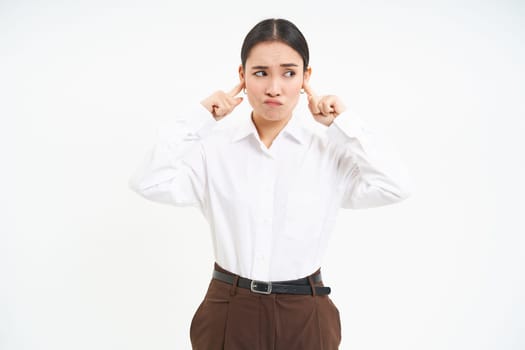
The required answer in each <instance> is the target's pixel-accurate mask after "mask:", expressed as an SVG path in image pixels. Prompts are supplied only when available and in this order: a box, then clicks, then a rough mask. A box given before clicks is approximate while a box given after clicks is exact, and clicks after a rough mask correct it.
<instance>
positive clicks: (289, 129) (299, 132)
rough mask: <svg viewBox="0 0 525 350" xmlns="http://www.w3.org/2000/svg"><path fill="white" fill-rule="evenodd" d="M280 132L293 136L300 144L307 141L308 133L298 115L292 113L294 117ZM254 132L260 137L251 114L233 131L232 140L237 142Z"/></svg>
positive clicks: (254, 134)
mask: <svg viewBox="0 0 525 350" xmlns="http://www.w3.org/2000/svg"><path fill="white" fill-rule="evenodd" d="M280 133H283V134H285V135H289V136H291V137H292V139H293V140H295V141H297V142H298V143H300V144H303V143H304V142H305V138H306V135H305V132H304V129H303V128H302V127H301V125H300V121H299V116H298V115H292V117H291V118H290V120H289V121H288V123H286V125H285V126H284V128H283V129H282V130H281V132H280ZM252 134H253V136H254V137H256V138H259V135H258V133H257V128H256V127H255V124H254V123H253V120H252V117H251V114H250V116H249V117H248V118H242V119H241V122H240V123H239V126H238V127H237V128H236V130H235V132H234V133H233V137H232V142H237V141H239V140H241V139H243V138H245V137H247V136H249V135H252Z"/></svg>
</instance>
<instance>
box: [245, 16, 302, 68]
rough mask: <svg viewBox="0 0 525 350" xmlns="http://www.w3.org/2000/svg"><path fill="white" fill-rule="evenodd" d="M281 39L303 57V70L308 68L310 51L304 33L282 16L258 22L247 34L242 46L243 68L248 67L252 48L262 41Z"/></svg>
mask: <svg viewBox="0 0 525 350" xmlns="http://www.w3.org/2000/svg"><path fill="white" fill-rule="evenodd" d="M268 41H280V42H282V43H284V44H286V45H288V46H290V47H291V48H292V49H294V50H295V51H297V53H298V54H299V55H300V56H301V57H302V58H303V71H306V69H307V68H308V61H309V59H310V53H309V52H308V44H307V43H306V39H305V38H304V36H303V34H302V33H301V31H300V30H299V28H297V26H296V25H295V24H293V23H292V22H290V21H288V20H286V19H281V18H269V19H265V20H263V21H261V22H259V23H257V24H256V25H255V26H254V27H253V28H252V29H251V30H250V31H249V32H248V34H247V35H246V37H245V38H244V42H243V44H242V48H241V62H242V68H243V69H245V68H246V60H247V59H248V55H249V54H250V51H251V49H252V48H253V47H254V46H255V45H257V44H259V43H262V42H268Z"/></svg>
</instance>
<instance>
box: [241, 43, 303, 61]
mask: <svg viewBox="0 0 525 350" xmlns="http://www.w3.org/2000/svg"><path fill="white" fill-rule="evenodd" d="M283 63H295V64H297V65H299V66H302V64H303V59H302V57H301V56H300V55H299V53H297V51H295V50H294V49H292V48H291V47H290V46H288V45H287V44H285V43H282V42H279V41H270V42H262V43H259V44H257V45H255V46H254V47H253V48H252V49H251V51H250V54H249V55H248V58H247V59H246V64H247V65H248V66H252V65H264V66H272V65H280V64H283Z"/></svg>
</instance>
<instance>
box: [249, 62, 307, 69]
mask: <svg viewBox="0 0 525 350" xmlns="http://www.w3.org/2000/svg"><path fill="white" fill-rule="evenodd" d="M279 66H280V67H285V68H288V67H299V66H298V65H297V64H295V63H282V64H280V65H279ZM268 68H270V67H268V66H253V67H252V69H268Z"/></svg>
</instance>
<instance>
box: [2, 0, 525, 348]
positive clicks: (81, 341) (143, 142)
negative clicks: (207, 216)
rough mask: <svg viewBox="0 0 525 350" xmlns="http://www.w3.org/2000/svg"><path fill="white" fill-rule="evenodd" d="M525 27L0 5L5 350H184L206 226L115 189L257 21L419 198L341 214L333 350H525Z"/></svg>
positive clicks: (519, 19) (341, 6) (429, 11)
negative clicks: (373, 138) (276, 20)
mask: <svg viewBox="0 0 525 350" xmlns="http://www.w3.org/2000/svg"><path fill="white" fill-rule="evenodd" d="M524 16H525V6H524V5H523V2H520V1H489V2H483V4H481V3H480V2H477V1H468V2H467V1H443V0H441V1H438V0H435V1H407V0H405V1H397V2H390V1H377V0H376V1H367V2H361V1H340V2H337V1H331V0H327V1H319V2H308V1H306V2H305V1H289V2H288V1H286V2H285V1H265V2H261V3H256V2H255V3H250V2H241V1H238V2H233V1H215V2H212V1H209V2H202V1H193V2H190V3H187V2H186V3H182V2H177V1H139V0H137V1H132V2H125V1H114V0H109V1H89V2H88V1H75V2H63V1H60V2H59V1H47V2H37V1H23V0H21V1H7V0H4V1H1V2H0V117H1V118H0V120H1V122H2V123H1V124H0V125H1V130H2V131H1V133H0V136H1V144H0V145H1V146H2V147H1V149H2V153H1V154H2V160H3V164H2V177H1V179H2V183H3V187H4V188H3V191H2V192H3V194H4V195H3V196H2V197H3V198H2V201H1V202H0V203H3V204H2V213H3V214H2V215H3V218H2V219H1V220H0V222H1V223H2V224H1V226H0V229H1V232H0V264H1V265H0V349H2V350H22V349H24V350H26V349H30V350H33V349H34V350H47V349H49V350H51V349H52V350H62V349H64V350H65V349H78V350H81V349H90V350H91V349H98V350H106V349H108V350H117V349H126V350H134V349H156V350H161V349H183V350H184V349H190V343H189V335H188V334H189V324H190V321H191V317H192V316H193V313H194V311H195V309H196V307H197V306H198V304H199V303H200V301H201V300H202V297H203V296H204V293H205V290H206V288H207V285H208V282H209V278H210V275H211V269H212V263H213V257H212V248H211V240H210V236H209V230H208V226H207V223H206V222H205V221H204V219H203V217H202V216H201V214H200V213H198V211H197V210H196V209H192V208H176V207H173V206H168V205H163V204H157V203H153V202H149V201H146V200H144V199H142V198H140V197H139V196H138V195H136V194H135V193H133V192H131V190H129V189H128V187H127V181H128V178H129V176H130V175H131V172H132V171H133V170H134V169H135V167H136V166H137V165H138V162H139V161H140V160H141V159H142V157H143V155H144V152H146V150H147V149H148V148H149V147H150V146H151V145H152V143H153V142H154V137H155V132H156V129H157V127H158V126H159V125H161V124H162V123H164V122H166V121H169V120H170V118H173V116H174V115H175V114H176V113H177V112H178V111H180V110H182V109H184V108H183V107H187V106H188V105H189V104H191V103H195V101H199V100H200V99H202V98H204V97H206V96H207V95H208V94H210V93H211V92H213V91H215V90H217V89H223V90H227V89H228V90H229V89H230V88H231V87H233V86H234V85H235V83H236V82H237V67H238V65H239V63H240V58H239V52H240V46H241V43H242V40H243V38H244V35H245V34H246V33H247V31H248V30H249V29H250V28H251V27H252V26H253V25H254V24H255V23H256V22H258V21H259V20H261V19H264V18H267V17H284V18H288V19H291V20H292V21H294V22H295V23H296V24H297V25H298V26H299V28H301V30H302V31H303V32H304V34H305V36H306V37H307V39H308V41H309V44H310V49H311V65H312V67H313V70H314V72H313V76H312V80H311V83H312V86H313V87H314V88H315V89H316V90H317V91H318V92H319V93H321V94H328V93H330V94H338V95H340V96H341V97H343V98H344V100H345V102H346V104H347V105H348V106H349V107H350V108H351V109H353V110H355V111H356V112H358V113H359V114H361V115H362V117H363V119H364V120H365V121H367V122H368V123H369V124H370V125H371V126H373V127H375V128H376V129H377V130H378V131H381V132H382V133H383V134H384V135H385V137H387V138H388V141H389V142H390V143H391V144H392V146H393V147H395V148H397V150H398V151H399V153H400V154H401V155H402V158H403V159H404V160H405V162H406V164H407V167H408V168H409V170H410V173H411V176H412V178H413V179H414V183H415V192H414V194H413V196H412V197H411V198H409V199H407V200H406V201H405V202H402V203H399V204H396V205H392V206H388V207H382V208H376V209H368V210H355V211H349V210H341V212H340V214H339V220H338V223H337V227H336V230H335V232H334V235H333V238H332V241H331V245H330V248H329V250H328V256H327V258H326V261H325V264H324V266H323V271H324V272H323V274H324V277H325V281H326V282H327V284H328V285H330V286H331V287H332V288H333V294H332V298H333V300H334V301H335V303H336V305H337V306H338V307H339V309H340V311H341V317H342V324H343V343H342V346H341V349H343V350H346V349H353V350H372V349H381V350H384V349H389V350H395V349H399V350H401V349H402V350H421V349H425V350H445V349H447V350H465V349H476V350H489V349H490V350H519V349H524V348H525V257H524V254H523V251H524V250H525V238H524V233H525V225H523V223H522V217H523V214H524V212H523V204H522V200H521V199H522V198H523V196H524V195H525V193H524V186H523V178H525V171H524V159H525V157H524V155H523V153H524V152H523V150H524V149H525V147H524V146H525V142H524V141H523V136H522V135H523V133H524V131H525V128H524V122H523V119H524V118H525V107H524V103H523V101H524V97H525V96H524V95H525V94H524V92H525V88H524V87H525V86H524V81H525V76H524V75H525V74H524V71H523V69H524V64H523V62H525V48H524V46H523V42H524V39H525V35H524V34H525V32H524V28H523V19H524ZM302 104H303V106H304V101H302ZM242 108H246V109H247V110H248V106H247V101H245V102H243V107H242Z"/></svg>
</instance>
